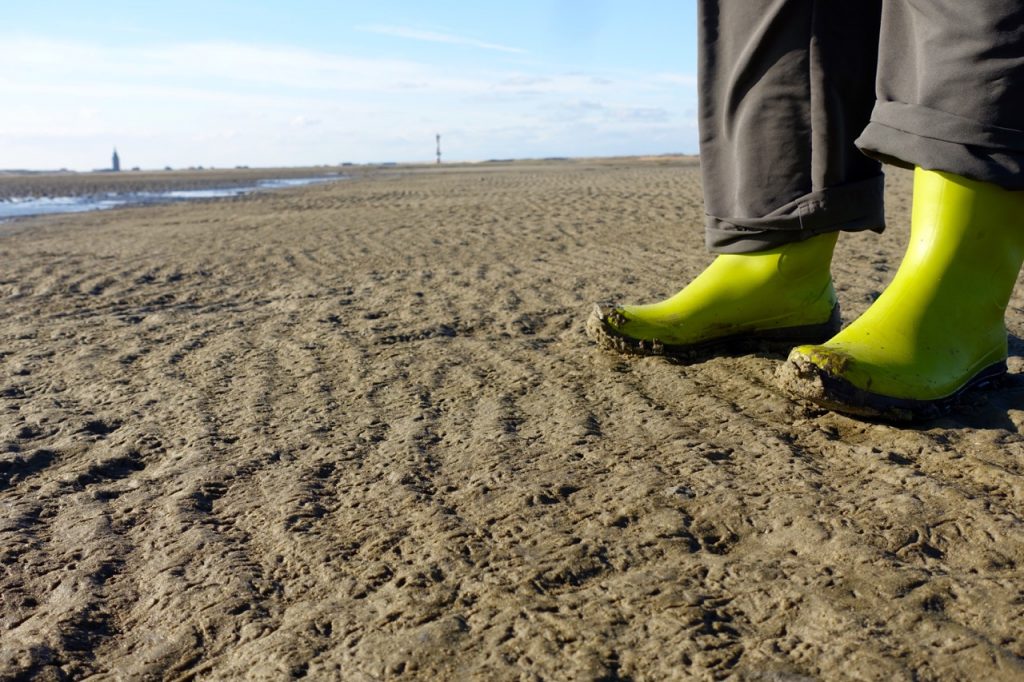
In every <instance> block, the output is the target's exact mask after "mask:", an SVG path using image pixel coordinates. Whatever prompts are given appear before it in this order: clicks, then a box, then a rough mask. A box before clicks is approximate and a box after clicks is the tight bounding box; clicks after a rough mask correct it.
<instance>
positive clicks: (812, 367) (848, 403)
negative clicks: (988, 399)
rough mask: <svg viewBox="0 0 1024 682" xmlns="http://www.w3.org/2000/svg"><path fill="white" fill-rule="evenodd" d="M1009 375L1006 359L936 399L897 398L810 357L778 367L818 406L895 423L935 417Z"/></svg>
mask: <svg viewBox="0 0 1024 682" xmlns="http://www.w3.org/2000/svg"><path fill="white" fill-rule="evenodd" d="M1005 374H1006V361H1005V360H1003V361H1000V362H997V363H995V364H992V365H989V366H988V367H986V368H985V369H983V370H981V371H980V372H978V373H977V374H975V375H974V376H973V377H971V378H970V379H969V380H968V381H967V382H966V383H965V384H964V385H963V386H961V387H960V388H958V389H957V390H956V391H954V392H953V393H952V394H950V395H948V396H945V397H943V398H936V399H934V400H914V399H912V398H894V397H892V396H887V395H882V394H880V393H872V392H871V391H866V390H864V389H862V388H858V387H857V386H854V385H853V384H851V383H850V382H849V381H847V380H846V379H843V378H842V377H837V376H833V375H831V374H829V373H828V372H826V371H825V370H823V369H822V368H821V367H818V366H817V365H816V364H814V363H813V362H810V361H807V360H789V361H787V362H785V363H784V364H783V365H782V366H780V367H779V369H778V372H777V374H776V377H775V378H776V382H777V383H778V385H779V387H780V388H781V389H782V390H783V391H785V392H786V393H788V394H789V395H790V396H793V397H796V398H799V399H802V400H806V401H808V402H811V403H814V404H815V405H817V406H819V407H824V408H825V409H828V410H832V411H834V412H842V413H843V414H849V415H853V416H857V417H868V418H873V419H881V420H885V421H892V422H913V421H926V420H929V419H936V418H938V417H941V416H943V415H945V414H947V413H949V412H950V410H952V409H953V408H954V407H956V406H957V404H958V403H959V402H960V400H961V398H962V397H963V395H964V394H965V393H968V392H969V391H972V390H974V389H977V388H983V387H985V386H987V385H990V384H992V383H993V382H995V381H997V380H998V379H999V378H1000V377H1002V376H1004V375H1005Z"/></svg>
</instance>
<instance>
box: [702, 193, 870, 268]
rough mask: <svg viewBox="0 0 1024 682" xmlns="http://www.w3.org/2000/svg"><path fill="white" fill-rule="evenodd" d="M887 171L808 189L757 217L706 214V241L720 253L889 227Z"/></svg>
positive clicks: (768, 247) (748, 251)
mask: <svg viewBox="0 0 1024 682" xmlns="http://www.w3.org/2000/svg"><path fill="white" fill-rule="evenodd" d="M884 186H885V182H884V176H882V175H878V176H876V177H873V178H869V179H867V180H861V181H859V182H853V183H849V184H846V185H839V186H836V187H830V188H828V189H824V190H819V191H815V192H810V193H808V194H805V195H803V196H801V197H799V198H798V199H795V200H793V201H790V202H789V203H787V204H784V205H783V206H780V207H779V208H777V209H775V210H774V211H772V212H771V213H769V214H768V215H766V216H762V217H758V218H731V217H718V216H712V215H707V216H705V233H704V234H705V242H706V244H707V247H708V250H710V251H713V252H715V253H752V252H755V251H764V250H766V249H771V248H775V247H778V246H782V245H783V244H789V243H792V242H799V241H803V240H805V239H809V238H810V237H814V236H816V235H819V234H825V233H827V232H838V231H843V232H859V231H862V230H873V231H875V232H881V231H882V230H883V229H885V214H884V210H883V202H882V195H883V191H884Z"/></svg>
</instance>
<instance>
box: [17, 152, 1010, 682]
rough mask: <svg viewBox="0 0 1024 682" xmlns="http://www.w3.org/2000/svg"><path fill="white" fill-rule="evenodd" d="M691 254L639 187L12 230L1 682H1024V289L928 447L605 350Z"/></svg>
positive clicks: (380, 178) (900, 433)
mask: <svg viewBox="0 0 1024 682" xmlns="http://www.w3.org/2000/svg"><path fill="white" fill-rule="evenodd" d="M908 188H909V176H908V175H906V174H905V173H902V172H901V173H896V174H894V175H892V176H891V177H890V185H889V190H888V191H889V206H888V209H889V213H890V224H891V228H890V229H889V231H888V232H886V234H885V235H884V236H882V237H878V236H877V235H873V234H870V233H868V234H859V235H848V236H846V237H844V238H843V239H842V240H841V241H840V244H839V247H838V249H837V260H836V264H835V266H834V274H835V278H836V283H837V288H838V290H839V294H840V297H841V300H842V303H843V315H844V319H845V320H846V321H849V320H850V319H852V318H853V317H854V316H856V315H857V314H858V313H860V312H861V311H863V310H864V309H865V308H866V307H867V305H868V304H869V303H870V301H871V300H872V299H873V297H875V296H877V294H878V292H879V291H880V290H881V289H882V288H883V287H884V285H885V283H886V282H887V281H888V280H889V279H891V277H892V276H893V274H894V273H895V266H896V264H897V263H898V261H899V257H900V254H901V253H902V247H903V244H904V243H905V240H906V237H907V228H906V226H907V224H908V210H909V196H908V195H907V190H908ZM702 215H703V210H702V204H701V189H700V179H699V173H698V169H697V166H696V162H695V160H693V159H660V160H659V159H650V160H609V161H602V162H597V161H593V162H591V161H575V162H557V163H556V162H549V163H540V162H537V163H533V164H529V163H514V164H507V165H506V164H482V165H478V166H466V167H442V168H441V169H436V170H435V169H430V168H421V169H401V168H398V169H394V170H391V171H388V172H381V173H377V174H375V175H374V176H373V177H364V176H359V177H356V178H354V179H352V180H348V181H342V182H339V183H334V184H330V185H320V186H312V187H307V188H303V189H297V190H285V191H280V192H275V193H266V194H260V195H254V196H249V197H245V198H238V199H225V200H218V201H209V202H202V203H189V204H174V205H166V206H150V207H139V208H129V209H121V210H117V211H110V212H103V213H91V214H79V215H73V216H51V217H46V218H38V219H32V220H25V221H17V222H14V223H8V224H6V225H4V226H0V227H2V229H3V230H4V231H5V232H6V234H5V235H3V236H0V319H2V321H3V324H2V325H0V679H40V680H58V679H80V678H84V677H89V676H94V677H93V679H98V680H120V679H124V680H136V679H138V680H142V679H155V680H185V679H199V680H207V679H210V680H213V679H249V680H281V679H292V678H299V677H303V676H306V677H309V678H312V679H345V680H386V679H423V680H465V679H481V680H609V681H611V680H662V679H683V680H686V679H694V680H720V679H721V680H725V679H729V680H764V681H778V682H806V681H808V680H840V679H850V680H887V681H888V680H894V681H903V680H906V681H908V682H909V681H911V680H922V681H928V680H944V681H945V680H1020V679H1024V575H1022V572H1021V566H1022V564H1024V439H1022V437H1021V435H1020V433H1019V430H1020V428H1021V426H1022V424H1024V381H1022V379H1021V374H1020V372H1021V371H1022V361H1021V358H1020V354H1021V352H1022V343H1021V342H1020V341H1019V339H1018V338H1017V337H1019V336H1021V335H1024V310H1022V306H1024V287H1022V286H1019V287H1018V290H1017V293H1016V295H1015V297H1014V298H1013V300H1012V301H1011V307H1010V311H1009V315H1008V325H1009V329H1010V331H1011V333H1012V334H1013V335H1014V336H1013V337H1012V339H1011V341H1012V343H1011V355H1012V357H1011V358H1010V372H1011V374H1010V377H1009V378H1008V379H1007V380H1006V381H1005V382H1004V383H1003V384H1002V385H1001V386H1000V387H998V388H997V389H996V390H994V391H991V392H989V393H987V394H983V395H975V396H971V397H970V398H969V399H968V400H967V401H966V402H965V404H964V405H963V407H962V408H961V412H960V413H959V414H958V416H955V417H948V418H944V419H942V420H938V421H933V422H928V423H925V424H921V425H918V426H916V427H912V428H911V427H896V426H890V425H886V424H881V423H872V422H866V421H858V420H855V419H851V418H847V417H842V416H838V415H836V414H833V413H829V412H826V411H822V410H819V409H813V408H810V407H806V406H803V405H800V404H797V403H795V402H793V401H792V400H790V399H789V398H787V397H785V396H783V395H781V394H780V393H779V392H778V391H777V389H776V388H775V383H774V381H773V375H774V373H775V371H776V368H777V366H778V365H779V363H780V356H778V355H775V356H769V355H757V354H751V355H739V356H736V357H722V358H713V359H706V360H702V361H699V362H695V363H692V364H678V363H672V362H668V361H666V360H662V359H657V358H647V359H641V358H620V357H617V356H616V355H614V354H612V353H609V352H607V351H601V350H598V349H597V348H595V346H594V345H593V344H592V343H591V342H590V341H589V340H588V339H587V337H586V335H585V333H584V323H585V320H586V317H587V315H588V314H589V312H590V310H591V306H592V304H593V303H594V302H596V301H603V300H619V301H632V302H641V301H650V300H654V299H656V298H660V297H661V296H664V295H666V294H669V293H671V292H672V291H674V290H675V289H676V288H677V287H678V286H679V285H681V284H682V283H683V282H685V281H686V280H687V279H688V278H690V277H692V276H694V275H695V274H696V273H698V272H699V271H700V270H701V269H702V268H703V266H704V265H705V264H706V263H707V262H708V261H709V256H708V255H707V254H706V253H705V251H704V249H703V237H702V234H701V225H702Z"/></svg>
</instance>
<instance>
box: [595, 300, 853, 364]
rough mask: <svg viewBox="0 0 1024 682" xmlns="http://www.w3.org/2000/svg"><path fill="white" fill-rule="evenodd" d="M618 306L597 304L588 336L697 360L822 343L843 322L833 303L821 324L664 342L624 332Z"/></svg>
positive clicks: (641, 352)
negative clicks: (616, 319) (616, 318)
mask: <svg viewBox="0 0 1024 682" xmlns="http://www.w3.org/2000/svg"><path fill="white" fill-rule="evenodd" d="M613 314H614V308H612V309H610V310H605V309H604V308H602V307H601V306H600V305H595V306H594V310H593V311H592V312H591V313H590V317H589V318H588V319H587V325H586V328H587V336H589V337H590V338H591V339H592V340H593V341H595V342H596V343H597V345H598V346H599V347H601V348H605V349H607V350H612V351H615V352H617V353H621V354H623V355H638V356H654V357H666V358H671V359H674V360H696V359H700V358H707V357H711V356H716V355H732V354H745V353H751V352H756V351H765V352H772V351H780V350H781V351H782V352H788V351H789V349H791V348H792V347H793V346H795V345H800V344H804V343H821V342H824V341H827V340H828V339H830V338H832V337H833V336H835V334H836V333H837V332H838V331H839V329H840V327H841V326H842V320H841V318H840V314H839V304H838V303H836V304H835V305H834V306H833V307H832V312H831V313H830V314H829V318H828V320H826V321H825V322H821V323H819V324H807V325H798V326H794V327H779V328H776V329H751V330H749V331H746V332H742V333H739V334H731V335H729V336H720V337H717V338H713V339H707V340H704V341H698V342H697V343H689V344H671V343H664V342H662V341H659V340H657V339H652V340H646V339H634V338H632V337H630V336H625V335H624V334H620V333H619V332H618V331H616V330H615V328H614V327H612V326H611V325H610V324H608V318H609V317H610V316H611V315H613Z"/></svg>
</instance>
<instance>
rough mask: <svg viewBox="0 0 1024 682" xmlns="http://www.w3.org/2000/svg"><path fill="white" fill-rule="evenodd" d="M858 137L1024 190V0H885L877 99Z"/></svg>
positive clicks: (873, 147) (886, 152)
mask: <svg viewBox="0 0 1024 682" xmlns="http://www.w3.org/2000/svg"><path fill="white" fill-rule="evenodd" d="M843 4H851V5H852V4H856V3H843ZM857 145H858V146H859V147H860V148H861V149H862V150H863V151H864V152H865V153H867V154H870V155H871V156H874V157H875V158H878V159H880V160H882V161H886V162H889V163H894V164H896V165H899V166H905V167H913V166H920V167H922V168H925V169H927V170H938V171H946V172H949V173H955V174H957V175H962V176H964V177H967V178H970V179H972V180H979V181H981V182H989V183H993V184H995V185H999V186H1000V187H1003V188H1004V189H1011V190H1024V4H1022V3H1021V2H1020V1H1019V0H985V1H984V2H964V1H963V0H928V1H927V2H910V1H908V0H898V1H897V0H885V2H884V3H883V22H882V38H881V45H880V49H879V61H878V101H877V102H876V103H875V108H874V111H873V112H872V114H871V123H870V124H869V125H868V127H867V129H866V130H865V131H864V133H863V135H861V137H860V138H859V139H858V140H857Z"/></svg>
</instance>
